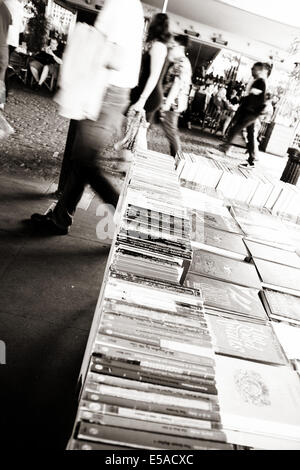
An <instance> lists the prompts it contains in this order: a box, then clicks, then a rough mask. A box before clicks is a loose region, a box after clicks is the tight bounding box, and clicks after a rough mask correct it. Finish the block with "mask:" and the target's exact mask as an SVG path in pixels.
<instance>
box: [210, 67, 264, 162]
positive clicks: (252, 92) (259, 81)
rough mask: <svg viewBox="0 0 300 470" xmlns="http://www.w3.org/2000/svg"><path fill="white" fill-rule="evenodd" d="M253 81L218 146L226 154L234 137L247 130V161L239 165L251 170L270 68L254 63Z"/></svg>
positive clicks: (256, 153) (255, 154) (255, 157)
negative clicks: (258, 119) (256, 124)
mask: <svg viewBox="0 0 300 470" xmlns="http://www.w3.org/2000/svg"><path fill="white" fill-rule="evenodd" d="M251 72H252V77H253V79H252V80H251V81H250V82H249V84H248V86H247V88H246V94H245V96H244V97H243V98H242V100H241V104H240V106H239V108H238V110H237V112H236V113H235V116H234V117H233V120H232V124H231V126H230V128H229V130H228V132H227V136H226V141H225V142H224V143H223V144H222V145H220V147H219V148H220V150H222V151H224V152H225V153H227V152H228V151H229V150H230V147H231V142H232V141H233V139H234V137H235V136H236V135H237V134H238V133H239V132H241V131H242V130H243V129H244V128H246V130H247V151H248V154H249V157H248V160H247V161H246V162H245V163H241V164H240V165H241V166H243V167H248V168H253V167H254V161H255V160H256V159H257V155H258V142H257V136H256V132H255V122H256V120H257V118H258V117H259V116H260V114H261V113H262V112H263V110H264V107H265V100H266V90H267V78H268V77H269V75H270V73H271V66H270V65H269V64H267V63H263V62H256V63H255V64H254V65H253V67H252V70H251Z"/></svg>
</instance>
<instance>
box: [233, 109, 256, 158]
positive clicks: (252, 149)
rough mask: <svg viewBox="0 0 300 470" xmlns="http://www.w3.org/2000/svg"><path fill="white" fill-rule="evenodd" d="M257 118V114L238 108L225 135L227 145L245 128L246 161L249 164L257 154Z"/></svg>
mask: <svg viewBox="0 0 300 470" xmlns="http://www.w3.org/2000/svg"><path fill="white" fill-rule="evenodd" d="M257 118H258V114H256V113H252V112H250V111H248V110H246V109H238V110H237V112H236V115H235V116H234V118H233V121H232V124H231V125H230V128H229V130H228V132H227V135H226V144H225V146H226V145H227V146H228V147H229V145H230V143H231V142H232V141H233V139H234V137H235V136H236V135H237V134H239V133H240V132H241V131H242V130H243V129H245V128H246V130H247V141H248V142H247V151H248V153H249V158H248V162H249V163H250V164H251V163H253V162H254V160H255V158H256V156H257V150H258V148H257V147H258V144H257V139H256V132H255V121H256V120H257Z"/></svg>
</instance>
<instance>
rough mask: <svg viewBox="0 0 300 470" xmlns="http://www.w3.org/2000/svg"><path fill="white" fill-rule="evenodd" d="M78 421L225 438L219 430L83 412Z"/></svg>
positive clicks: (200, 436)
mask: <svg viewBox="0 0 300 470" xmlns="http://www.w3.org/2000/svg"><path fill="white" fill-rule="evenodd" d="M79 419H82V420H85V421H89V422H91V423H96V424H100V425H104V426H118V427H121V428H125V429H134V430H140V431H147V432H153V433H158V434H167V435H172V436H182V437H184V438H192V439H205V440H211V441H219V442H226V436H225V434H224V432H222V431H219V430H210V429H197V428H189V427H184V426H179V425H176V424H163V423H157V422H153V421H145V420H144V421H142V420H138V419H134V418H127V417H123V416H114V415H108V414H105V413H85V412H84V411H83V412H80V413H79Z"/></svg>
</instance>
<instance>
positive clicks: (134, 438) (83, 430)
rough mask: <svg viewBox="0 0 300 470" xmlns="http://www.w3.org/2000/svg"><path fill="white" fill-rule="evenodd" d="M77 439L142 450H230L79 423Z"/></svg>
mask: <svg viewBox="0 0 300 470" xmlns="http://www.w3.org/2000/svg"><path fill="white" fill-rule="evenodd" d="M78 437H79V438H83V439H87V440H92V441H95V442H97V441H99V442H112V443H121V444H125V445H131V446H134V447H138V448H143V449H154V450H155V449H166V450H184V449H186V450H226V449H232V446H231V445H229V444H223V443H218V442H213V441H207V440H201V439H199V440H196V439H185V438H183V437H176V436H170V435H168V436H167V435H164V434H156V433H150V432H143V431H135V430H131V429H126V432H124V428H117V427H115V426H103V425H99V424H95V423H93V424H89V423H84V422H82V423H80V426H79V430H78Z"/></svg>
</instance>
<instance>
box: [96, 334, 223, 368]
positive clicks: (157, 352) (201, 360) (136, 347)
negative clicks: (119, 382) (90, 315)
mask: <svg viewBox="0 0 300 470" xmlns="http://www.w3.org/2000/svg"><path fill="white" fill-rule="evenodd" d="M97 345H101V346H117V347H118V348H123V349H128V350H129V351H136V352H139V351H140V352H142V353H144V354H149V355H150V356H151V355H152V356H158V357H163V358H168V359H174V360H178V359H179V360H186V361H187V362H188V361H191V362H194V363H196V364H201V365H205V366H211V367H214V365H215V361H214V359H213V358H210V357H206V356H200V355H198V354H191V353H185V352H183V351H176V350H172V349H162V348H158V347H156V346H151V345H147V344H145V343H139V342H136V341H132V340H127V339H122V338H114V337H113V336H107V335H102V334H98V335H97V337H96V340H95V344H94V351H93V352H96V353H97Z"/></svg>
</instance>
